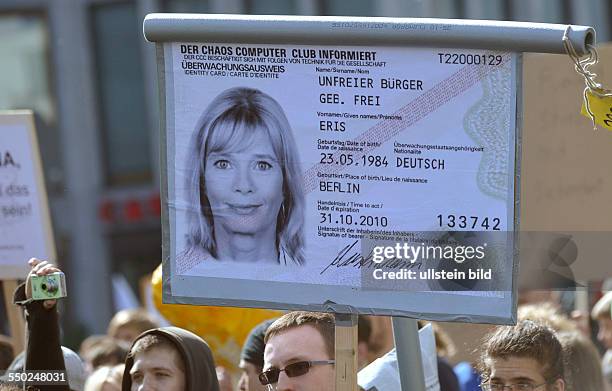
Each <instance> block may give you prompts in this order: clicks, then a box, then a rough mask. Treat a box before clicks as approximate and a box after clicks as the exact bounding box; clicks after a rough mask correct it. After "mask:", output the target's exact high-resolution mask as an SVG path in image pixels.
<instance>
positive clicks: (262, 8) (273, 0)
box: [245, 0, 297, 15]
mask: <svg viewBox="0 0 612 391" xmlns="http://www.w3.org/2000/svg"><path fill="white" fill-rule="evenodd" d="M245 5H246V12H247V13H248V14H255V15H257V14H259V15H292V14H295V13H297V9H296V4H295V1H293V0H245Z"/></svg>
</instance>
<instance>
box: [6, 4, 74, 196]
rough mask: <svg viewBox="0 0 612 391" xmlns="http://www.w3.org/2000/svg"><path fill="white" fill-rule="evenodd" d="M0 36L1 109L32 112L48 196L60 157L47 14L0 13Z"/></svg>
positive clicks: (58, 176)
mask: <svg viewBox="0 0 612 391" xmlns="http://www.w3.org/2000/svg"><path fill="white" fill-rule="evenodd" d="M0 37H2V39H0V59H2V60H1V61H0V110H12V109H30V110H33V111H34V113H35V114H36V128H37V133H38V141H39V147H40V151H41V156H42V161H43V170H44V172H45V178H46V180H47V185H48V186H47V189H48V191H49V193H50V195H53V194H57V193H60V192H61V189H62V184H61V182H62V169H61V167H62V163H61V162H62V157H61V149H60V140H59V135H58V128H57V126H58V125H57V122H58V121H57V111H56V104H55V99H54V96H53V93H52V86H53V82H52V79H51V75H52V74H53V73H52V70H51V58H50V52H51V50H50V43H49V32H48V29H47V18H46V15H45V14H44V13H36V12H27V13H5V14H0Z"/></svg>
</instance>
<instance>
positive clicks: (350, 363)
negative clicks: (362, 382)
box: [334, 313, 358, 391]
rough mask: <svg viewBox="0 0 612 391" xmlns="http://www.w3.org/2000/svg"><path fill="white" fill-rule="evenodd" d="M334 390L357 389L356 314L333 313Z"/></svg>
mask: <svg viewBox="0 0 612 391" xmlns="http://www.w3.org/2000/svg"><path fill="white" fill-rule="evenodd" d="M334 317H335V333H336V339H335V341H336V346H335V354H336V356H335V359H336V391H355V390H357V389H358V388H357V369H358V368H357V314H356V313H350V314H340V313H335V314H334Z"/></svg>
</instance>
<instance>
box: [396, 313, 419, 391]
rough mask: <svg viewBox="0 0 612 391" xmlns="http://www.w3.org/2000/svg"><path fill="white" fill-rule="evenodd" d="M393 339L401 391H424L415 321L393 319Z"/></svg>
mask: <svg viewBox="0 0 612 391" xmlns="http://www.w3.org/2000/svg"><path fill="white" fill-rule="evenodd" d="M393 339H394V340H395V350H396V352H397V367H398V369H399V376H400V382H401V385H402V391H425V379H424V375H423V362H422V360H421V345H420V343H419V331H418V326H417V321H416V319H410V318H400V317H397V316H394V317H393Z"/></svg>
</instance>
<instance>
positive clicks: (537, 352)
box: [481, 320, 565, 391]
mask: <svg viewBox="0 0 612 391" xmlns="http://www.w3.org/2000/svg"><path fill="white" fill-rule="evenodd" d="M481 370H482V378H483V380H484V381H483V384H482V385H481V388H482V390H483V391H565V381H564V380H563V353H562V349H561V344H560V343H559V340H557V337H556V336H555V334H554V331H552V330H551V329H549V328H548V327H546V326H543V325H541V324H538V323H535V322H533V321H530V320H524V321H521V322H519V323H518V324H517V325H516V326H503V327H499V328H497V329H496V330H495V331H494V332H493V333H492V334H490V335H489V336H487V338H486V341H485V344H484V348H483V352H482V355H481Z"/></svg>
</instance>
